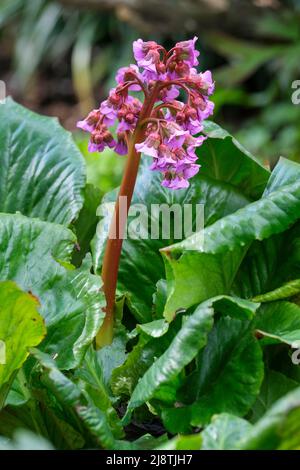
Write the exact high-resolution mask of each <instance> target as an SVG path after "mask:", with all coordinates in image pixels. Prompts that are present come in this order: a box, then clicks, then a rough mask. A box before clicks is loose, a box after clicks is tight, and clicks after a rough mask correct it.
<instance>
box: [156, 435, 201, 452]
mask: <svg viewBox="0 0 300 470" xmlns="http://www.w3.org/2000/svg"><path fill="white" fill-rule="evenodd" d="M201 443H202V436H201V434H200V433H198V434H192V435H190V436H176V437H174V438H173V439H171V440H170V441H167V442H165V443H163V444H162V445H160V446H159V447H157V448H156V450H200V448H201Z"/></svg>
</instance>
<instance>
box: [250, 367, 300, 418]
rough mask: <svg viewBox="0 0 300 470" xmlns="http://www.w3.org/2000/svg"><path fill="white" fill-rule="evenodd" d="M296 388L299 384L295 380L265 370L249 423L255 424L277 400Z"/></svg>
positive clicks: (273, 371)
mask: <svg viewBox="0 0 300 470" xmlns="http://www.w3.org/2000/svg"><path fill="white" fill-rule="evenodd" d="M297 387H299V383H298V382H296V381H295V380H293V379H291V378H289V377H287V376H286V375H284V374H282V373H280V372H277V371H275V370H271V369H268V368H266V371H265V376H264V380H263V383H262V386H261V389H260V392H259V396H258V397H257V400H256V402H255V403H254V405H253V407H252V409H251V415H250V420H251V422H254V423H255V422H256V421H258V420H259V419H260V418H262V416H263V415H264V414H265V413H266V412H267V411H268V409H269V408H271V406H272V405H273V404H274V403H275V402H276V401H277V400H279V399H280V398H282V397H284V395H286V394H287V393H289V392H290V391H291V390H293V389H295V388H297Z"/></svg>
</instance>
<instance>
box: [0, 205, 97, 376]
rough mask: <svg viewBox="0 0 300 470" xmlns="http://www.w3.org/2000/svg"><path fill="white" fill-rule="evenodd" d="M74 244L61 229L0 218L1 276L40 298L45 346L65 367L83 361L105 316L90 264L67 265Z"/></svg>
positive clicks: (16, 218)
mask: <svg viewBox="0 0 300 470" xmlns="http://www.w3.org/2000/svg"><path fill="white" fill-rule="evenodd" d="M74 243H75V237H74V235H73V233H72V232H71V231H69V230H68V229H66V228H64V227H63V226H60V225H56V224H51V223H47V222H41V221H40V220H38V219H30V218H27V217H24V216H22V215H10V214H0V244H1V248H2V249H1V252H0V278H1V279H9V280H14V281H15V282H17V283H18V284H19V285H20V286H21V287H22V288H23V289H24V290H26V291H31V292H32V294H33V295H35V296H36V297H37V298H38V299H39V301H40V304H41V306H40V308H39V311H40V313H41V315H42V316H43V317H44V319H45V321H46V325H47V337H46V339H45V341H44V342H43V348H44V349H45V350H46V351H47V352H49V353H52V354H54V355H55V356H57V363H58V365H59V367H62V368H65V369H68V368H71V367H74V366H75V365H76V364H78V363H79V362H80V361H81V360H82V357H83V355H84V353H85V351H86V348H87V346H88V345H89V344H90V343H91V342H92V341H93V338H94V337H95V335H96V333H97V331H98V329H99V327H100V326H101V323H102V321H103V316H104V314H103V312H102V307H103V305H104V299H103V294H102V293H101V292H100V288H101V281H100V279H99V277H98V276H94V275H92V274H91V273H90V263H89V262H88V260H87V262H86V263H84V264H83V266H82V267H81V268H80V269H78V270H75V269H74V268H73V267H72V265H70V263H69V261H70V256H71V253H72V250H73V246H74Z"/></svg>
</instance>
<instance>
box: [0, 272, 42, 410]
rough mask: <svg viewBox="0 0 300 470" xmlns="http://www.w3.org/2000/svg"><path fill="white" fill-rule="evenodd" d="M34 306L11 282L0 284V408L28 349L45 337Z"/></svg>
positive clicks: (39, 317)
mask: <svg viewBox="0 0 300 470" xmlns="http://www.w3.org/2000/svg"><path fill="white" fill-rule="evenodd" d="M37 309H38V302H37V300H36V299H35V298H34V297H32V296H31V295H30V294H27V293H25V292H23V291H22V290H21V289H20V288H19V287H18V286H17V285H16V284H15V283H14V282H10V281H6V282H0V343H1V344H0V347H1V352H0V354H1V360H0V407H1V406H2V405H3V401H4V399H5V395H6V390H4V388H5V389H6V387H5V385H7V384H9V382H10V381H11V379H12V378H13V376H14V373H15V371H17V370H18V369H19V368H20V367H21V366H22V364H23V362H24V361H25V360H26V358H27V356H28V354H29V348H31V347H33V346H37V345H38V344H39V343H40V342H41V341H42V339H43V338H44V336H45V334H46V328H45V325H44V320H43V318H42V317H41V315H39V313H38V310H37Z"/></svg>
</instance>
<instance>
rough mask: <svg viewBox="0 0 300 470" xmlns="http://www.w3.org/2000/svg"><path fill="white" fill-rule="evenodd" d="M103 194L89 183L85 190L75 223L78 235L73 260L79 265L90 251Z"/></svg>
mask: <svg viewBox="0 0 300 470" xmlns="http://www.w3.org/2000/svg"><path fill="white" fill-rule="evenodd" d="M101 198H102V194H101V191H100V189H99V188H96V187H95V186H93V185H92V184H87V185H86V187H85V190H84V204H83V207H82V209H81V211H80V213H79V216H78V219H77V220H76V222H75V224H74V231H75V234H76V237H77V246H76V251H75V253H74V254H73V258H72V262H73V264H75V266H79V265H80V264H81V262H82V260H83V258H84V257H85V255H86V254H87V252H88V251H90V243H91V240H92V238H93V236H94V234H95V231H96V227H97V224H98V217H97V215H96V213H97V208H98V206H99V204H100V201H101Z"/></svg>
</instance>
